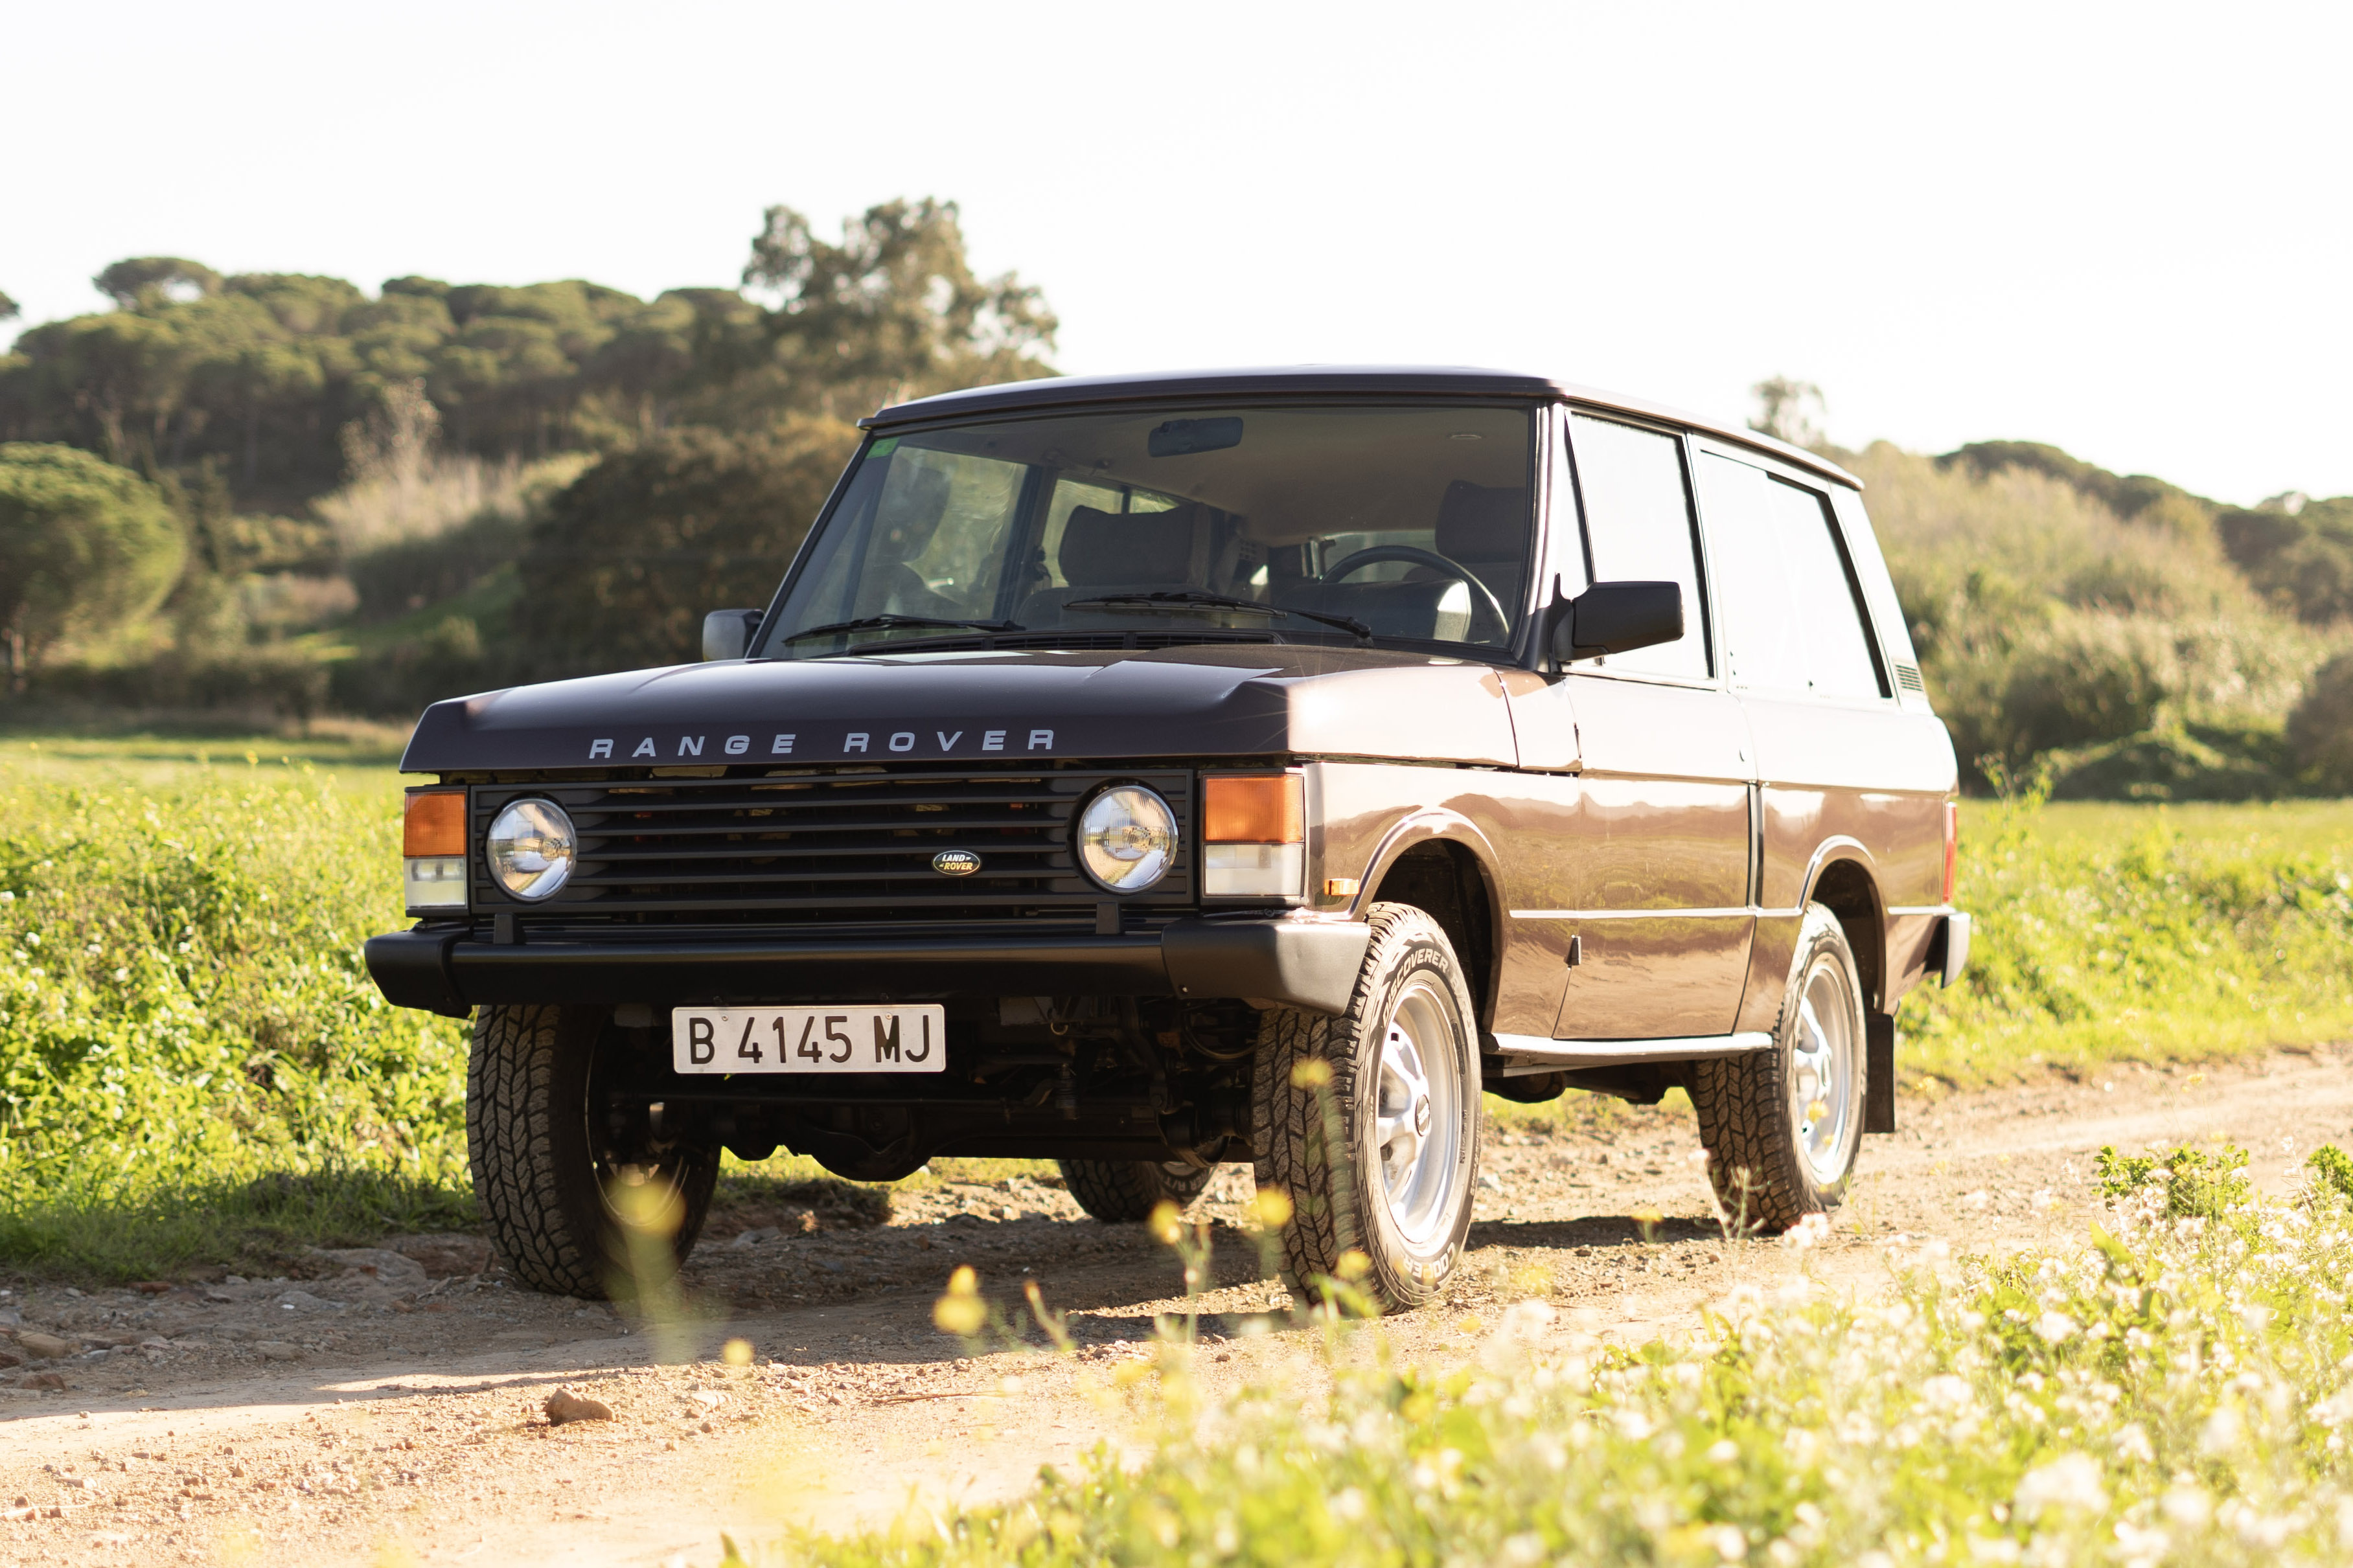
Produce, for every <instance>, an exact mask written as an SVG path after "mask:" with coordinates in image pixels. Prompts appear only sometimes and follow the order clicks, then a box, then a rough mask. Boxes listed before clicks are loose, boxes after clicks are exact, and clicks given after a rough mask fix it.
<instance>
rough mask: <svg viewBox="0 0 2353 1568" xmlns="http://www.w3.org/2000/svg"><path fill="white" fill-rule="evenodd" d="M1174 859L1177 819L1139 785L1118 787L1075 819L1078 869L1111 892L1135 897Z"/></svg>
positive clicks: (1099, 797)
mask: <svg viewBox="0 0 2353 1568" xmlns="http://www.w3.org/2000/svg"><path fill="white" fill-rule="evenodd" d="M1174 859H1176V813H1175V812H1173V811H1171V810H1169V809H1168V803H1167V802H1166V801H1165V800H1163V799H1161V798H1160V797H1159V796H1158V795H1155V794H1154V793H1153V792H1152V791H1150V790H1148V789H1146V788H1145V787H1144V786H1143V785H1142V784H1118V785H1114V786H1113V787H1112V788H1110V789H1107V790H1105V791H1103V794H1101V795H1097V796H1095V797H1094V799H1092V800H1091V801H1089V802H1087V808H1086V810H1084V811H1082V812H1081V813H1080V814H1079V864H1080V865H1082V866H1084V867H1085V868H1087V875H1088V876H1090V877H1092V878H1093V879H1095V880H1096V881H1098V882H1101V883H1102V884H1103V886H1104V887H1106V888H1109V889H1111V890H1112V891H1113V892H1114V893H1140V892H1142V891H1144V889H1146V888H1148V887H1150V886H1152V884H1153V883H1155V882H1157V881H1158V880H1160V879H1161V878H1162V877H1163V876H1165V875H1166V874H1167V871H1168V864H1169V862H1170V861H1172V860H1174Z"/></svg>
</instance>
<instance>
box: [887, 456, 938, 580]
mask: <svg viewBox="0 0 2353 1568" xmlns="http://www.w3.org/2000/svg"><path fill="white" fill-rule="evenodd" d="M893 477H897V476H893ZM892 501H893V503H894V504H893V505H892V507H891V508H890V510H887V511H885V512H884V513H883V514H882V517H881V531H882V541H881V543H882V551H881V552H882V553H883V554H884V555H886V556H887V557H889V558H890V559H891V560H893V561H912V560H913V559H914V558H915V557H916V556H918V555H921V554H922V553H923V552H924V550H925V549H927V548H928V547H929V546H930V544H931V542H932V535H933V534H934V533H937V532H938V531H940V520H941V519H942V518H944V517H945V516H946V515H947V510H948V477H947V475H945V474H944V473H942V472H941V471H940V470H939V469H937V468H915V469H913V470H911V471H909V472H908V473H906V474H905V476H904V477H903V478H902V479H900V488H899V490H898V493H897V494H896V495H895V496H893V497H892Z"/></svg>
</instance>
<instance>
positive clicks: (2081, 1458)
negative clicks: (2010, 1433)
mask: <svg viewBox="0 0 2353 1568" xmlns="http://www.w3.org/2000/svg"><path fill="white" fill-rule="evenodd" d="M2100 1473H2101V1472H2100V1461H2099V1460H2097V1459H2095V1458H2092V1456H2090V1455H2089V1454H2062V1455H2060V1456H2059V1457H2058V1458H2055V1459H2053V1460H2052V1461H2051V1462H2050V1463H2049V1464H2047V1465H2037V1466H2035V1467H2034V1468H2032V1469H2031V1470H2029V1471H2027V1472H2026V1474H2025V1476H2024V1477H2022V1478H2021V1479H2020V1481H2019V1483H2018V1491H2017V1494H2016V1495H2015V1496H2014V1497H2013V1498H2012V1501H2013V1502H2015V1503H2016V1504H2017V1507H2018V1511H2019V1512H2020V1514H2021V1515H2022V1516H2024V1517H2025V1518H2027V1519H2030V1520H2031V1519H2034V1518H2037V1517H2039V1516H2040V1515H2042V1513H2044V1512H2045V1511H2047V1510H2052V1509H2075V1510H2082V1511H2083V1512H2084V1513H2097V1512H2099V1511H2100V1510H2102V1509H2104V1508H2105V1507H2107V1506H2108V1494H2107V1491H2106V1489H2105V1488H2103V1487H2102V1486H2101V1485H2100Z"/></svg>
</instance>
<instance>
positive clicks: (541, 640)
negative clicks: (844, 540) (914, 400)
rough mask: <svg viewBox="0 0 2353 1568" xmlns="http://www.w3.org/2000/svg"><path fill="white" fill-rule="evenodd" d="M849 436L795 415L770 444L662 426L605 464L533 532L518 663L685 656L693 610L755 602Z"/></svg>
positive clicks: (813, 515)
mask: <svg viewBox="0 0 2353 1568" xmlns="http://www.w3.org/2000/svg"><path fill="white" fill-rule="evenodd" d="M857 438H858V433H857V431H856V430H854V429H852V428H851V427H849V426H845V425H839V424H835V423H832V422H829V421H822V420H814V419H802V420H797V421H795V422H793V423H792V424H790V425H789V426H786V428H785V429H784V430H783V431H781V432H780V433H777V434H771V435H759V436H731V435H727V434H725V433H723V432H721V431H716V430H703V429H683V430H670V431H665V432H662V433H660V434H659V435H656V436H654V437H650V438H649V439H648V440H646V441H645V442H643V443H642V444H640V445H639V446H638V447H636V448H634V449H633V450H629V451H625V452H616V453H614V454H612V455H610V456H608V457H607V458H605V459H604V460H603V461H601V462H599V463H598V464H597V465H596V467H595V468H591V469H589V470H588V471H587V472H586V473H585V474H583V475H582V476H581V477H580V478H579V479H577V480H575V481H574V483H573V484H572V485H571V487H570V488H569V489H565V491H564V492H563V493H561V494H560V495H558V496H557V497H556V498H555V500H554V502H553V503H551V505H550V506H549V509H548V513H547V515H546V516H545V517H544V518H543V519H542V520H541V521H539V522H538V523H536V524H535V525H534V526H533V530H532V534H531V541H530V543H529V545H528V546H527V547H526V549H525V552H524V554H523V558H522V568H521V580H522V584H523V589H522V598H521V599H520V600H519V601H518V603H517V605H516V610H515V632H516V634H517V635H518V636H519V637H521V639H522V648H521V649H520V650H519V651H520V653H521V655H522V661H523V662H524V663H525V664H526V665H527V666H530V667H532V668H535V669H536V670H538V671H541V672H544V673H551V674H553V673H561V674H567V675H570V674H582V673H587V672H591V671H597V670H607V669H629V668H638V667H641V666H646V665H659V664H675V663H679V662H681V661H684V660H688V659H692V658H696V657H697V656H698V654H699V653H700V650H701V647H702V617H703V614H704V612H706V611H709V610H716V609H724V608H726V607H728V606H730V605H759V604H765V603H766V602H767V599H768V595H770V594H771V593H773V592H774V591H775V589H776V583H777V582H778V580H779V579H781V578H782V577H783V575H784V573H785V568H786V566H787V565H789V564H790V563H791V562H792V557H793V552H794V551H795V550H797V548H799V545H800V542H801V539H802V536H803V535H805V534H806V533H807V531H808V528H809V524H810V523H811V522H813V521H816V519H817V514H818V509H819V508H820V507H822V506H823V505H824V504H825V499H826V496H827V495H828V492H829V491H830V490H831V489H832V486H833V481H834V479H835V477H836V476H837V475H838V474H839V472H840V470H841V466H842V464H843V463H844V462H845V461H847V459H848V457H849V452H850V451H851V450H852V449H853V448H854V447H855V446H856V444H857Z"/></svg>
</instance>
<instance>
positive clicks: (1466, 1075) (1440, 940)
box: [1250, 903, 1480, 1310]
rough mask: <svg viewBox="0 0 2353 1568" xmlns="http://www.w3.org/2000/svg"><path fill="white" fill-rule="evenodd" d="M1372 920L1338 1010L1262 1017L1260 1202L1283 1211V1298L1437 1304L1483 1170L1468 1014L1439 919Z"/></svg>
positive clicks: (1473, 1032)
mask: <svg viewBox="0 0 2353 1568" xmlns="http://www.w3.org/2000/svg"><path fill="white" fill-rule="evenodd" d="M1371 920H1372V927H1373V935H1372V941H1371V942H1370V943H1369V944H1368V945H1367V946H1366V950H1365V963H1364V967H1363V968H1362V969H1360V970H1359V971H1358V972H1357V975H1356V993H1355V994H1354V995H1353V996H1351V997H1350V998H1349V1001H1348V1010H1347V1011H1346V1012H1345V1013H1343V1014H1341V1015H1339V1016H1336V1017H1335V1016H1332V1015H1330V1014H1325V1013H1310V1012H1306V1011H1303V1010H1302V1009H1298V1008H1290V1007H1275V1008H1270V1009H1268V1010H1267V1011H1266V1012H1264V1013H1263V1014H1261V1016H1260V1032H1259V1047H1258V1059H1257V1064H1256V1067H1255V1068H1254V1077H1253V1080H1252V1084H1251V1096H1252V1104H1251V1111H1250V1113H1251V1126H1252V1129H1253V1135H1254V1136H1255V1138H1256V1140H1257V1143H1258V1171H1257V1175H1258V1189H1259V1191H1260V1192H1261V1194H1263V1193H1266V1192H1268V1191H1270V1190H1279V1191H1281V1192H1282V1193H1284V1194H1287V1195H1288V1196H1289V1197H1290V1199H1291V1202H1292V1215H1291V1218H1290V1220H1289V1221H1288V1222H1287V1223H1285V1224H1284V1226H1282V1280H1283V1283H1284V1285H1286V1286H1287V1287H1289V1288H1290V1290H1291V1293H1292V1297H1293V1300H1297V1301H1300V1302H1303V1303H1304V1302H1306V1301H1309V1300H1313V1299H1314V1295H1315V1293H1316V1291H1317V1290H1318V1289H1319V1288H1320V1286H1321V1284H1322V1282H1323V1281H1324V1279H1327V1278H1331V1279H1350V1277H1351V1276H1355V1278H1354V1279H1353V1280H1352V1283H1353V1284H1354V1285H1355V1287H1356V1289H1359V1290H1362V1291H1363V1292H1364V1293H1365V1294H1366V1297H1368V1298H1369V1299H1370V1300H1372V1302H1373V1303H1374V1305H1375V1306H1376V1307H1377V1308H1379V1309H1380V1310H1391V1309H1399V1308H1413V1307H1419V1306H1421V1305H1423V1304H1424V1303H1425V1302H1428V1301H1431V1300H1436V1299H1437V1297H1438V1295H1439V1294H1440V1291H1441V1290H1442V1289H1444V1286H1445V1283H1446V1280H1447V1279H1448V1278H1449V1277H1450V1276H1451V1274H1452V1273H1453V1271H1454V1268H1455V1266H1456V1265H1457V1264H1459V1263H1460V1262H1461V1258H1462V1244H1463V1238H1464V1237H1466V1236H1467V1235H1468V1234H1469V1232H1470V1229H1471V1208H1472V1198H1473V1196H1474V1195H1475V1193H1476V1186H1477V1179H1478V1173H1479V1123H1480V1103H1479V1047H1478V1024H1477V1022H1476V1020H1477V1016H1478V1015H1477V1014H1476V1012H1474V1011H1473V1009H1472V1002H1471V988H1470V986H1469V985H1468V984H1465V983H1464V981H1463V978H1462V970H1461V964H1460V963H1458V962H1457V961H1456V959H1455V956H1454V947H1453V944H1452V943H1451V942H1449V941H1448V940H1447V937H1446V932H1445V931H1443V930H1441V929H1440V926H1439V924H1438V922H1437V921H1434V920H1432V919H1430V916H1429V915H1427V914H1425V913H1423V912H1422V911H1421V910H1419V909H1416V908H1414V907H1413V906H1412V905H1410V904H1389V903H1382V904H1375V905H1374V906H1373V909H1372V915H1371ZM1352 1254H1353V1255H1355V1256H1354V1257H1353V1258H1352V1257H1351V1255H1352Z"/></svg>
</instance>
